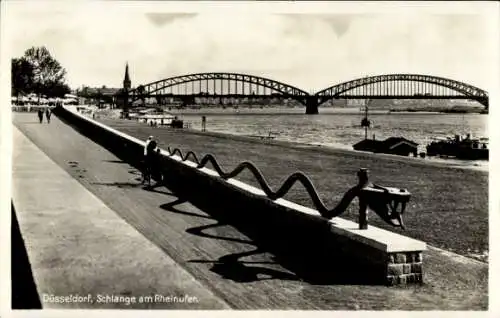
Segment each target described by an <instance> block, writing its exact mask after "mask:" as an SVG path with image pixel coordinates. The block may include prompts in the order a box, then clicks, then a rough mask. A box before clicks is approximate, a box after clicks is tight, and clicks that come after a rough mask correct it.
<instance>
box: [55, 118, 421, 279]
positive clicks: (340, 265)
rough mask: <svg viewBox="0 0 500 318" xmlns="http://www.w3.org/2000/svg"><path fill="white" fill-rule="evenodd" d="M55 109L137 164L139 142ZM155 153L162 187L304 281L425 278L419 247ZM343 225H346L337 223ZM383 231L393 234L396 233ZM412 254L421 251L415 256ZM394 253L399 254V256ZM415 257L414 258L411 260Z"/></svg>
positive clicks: (106, 145) (141, 142) (177, 158)
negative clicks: (393, 244) (391, 243)
mask: <svg viewBox="0 0 500 318" xmlns="http://www.w3.org/2000/svg"><path fill="white" fill-rule="evenodd" d="M55 114H56V115H57V116H58V117H60V118H61V119H63V120H64V121H66V122H67V123H68V124H70V125H72V126H73V127H75V129H77V130H79V131H80V132H81V133H82V134H84V135H85V136H87V137H89V138H91V139H92V140H93V141H95V142H97V143H99V144H101V145H102V146H104V147H105V148H107V149H108V150H110V151H112V152H113V153H115V154H116V155H117V156H118V157H120V158H121V159H122V160H124V161H127V162H129V163H130V164H132V165H134V166H136V167H138V166H139V165H140V160H141V159H142V153H143V146H144V142H143V141H140V140H137V139H136V138H134V137H131V136H127V135H125V134H123V133H121V132H118V131H116V130H114V129H112V128H109V127H106V126H104V125H102V124H100V123H97V122H94V121H93V120H91V119H89V118H86V117H84V116H82V115H80V114H76V113H74V112H72V111H70V110H67V109H64V108H58V109H57V110H56V111H55ZM199 159H201V158H199ZM160 160H161V170H162V174H163V176H164V183H165V186H167V187H168V188H169V189H170V190H171V191H173V192H174V193H176V195H177V196H179V197H180V198H186V199H187V200H189V201H190V202H191V203H192V204H194V205H195V206H197V207H199V208H200V209H202V210H203V211H206V212H207V213H209V214H211V215H212V216H213V217H215V218H217V219H218V220H219V221H220V222H226V223H228V224H231V225H233V226H234V227H236V228H237V229H238V230H239V231H240V232H242V233H244V234H245V235H247V236H248V237H249V238H250V239H252V240H254V241H255V243H256V244H257V245H258V246H259V248H261V249H263V250H265V251H269V252H271V253H272V254H273V255H275V256H276V259H277V260H276V261H277V262H278V263H280V264H281V265H282V266H284V267H285V268H288V269H289V270H290V271H292V272H294V273H295V274H297V275H298V276H300V277H301V278H302V279H304V280H306V281H310V282H311V283H319V284H390V285H394V284H406V283H413V282H421V281H422V270H421V267H422V266H421V261H422V259H421V253H420V252H421V250H422V249H421V248H420V247H417V248H416V249H415V248H413V249H410V250H409V251H406V250H405V249H403V250H401V249H400V250H395V249H393V250H391V248H389V247H387V244H385V243H383V242H382V243H381V242H378V241H376V240H377V239H373V238H370V237H369V236H367V237H364V236H363V235H365V234H364V233H367V234H369V233H372V232H369V231H367V230H364V231H366V232H364V233H363V232H356V233H355V232H354V231H356V230H351V228H353V229H355V228H357V226H356V224H355V223H353V222H350V221H346V220H341V219H339V218H336V220H337V221H338V222H332V221H328V220H326V219H324V218H322V217H321V216H320V215H319V213H317V212H315V211H312V210H311V211H306V210H307V209H306V208H304V207H300V206H294V205H293V204H292V203H290V202H284V200H282V199H279V200H276V201H272V200H270V199H268V198H267V197H265V196H264V195H262V194H260V193H258V192H259V191H255V189H254V190H252V189H251V188H252V187H250V186H248V185H245V184H242V183H241V182H237V181H234V180H229V181H226V180H223V179H222V178H220V177H218V176H217V175H216V173H215V172H214V171H213V170H210V169H207V168H203V169H197V168H196V167H195V166H196V165H195V164H194V163H192V162H189V161H186V162H181V160H180V159H179V157H178V156H169V155H168V153H167V151H165V150H162V156H161V159H160ZM233 181H234V182H233ZM249 190H252V191H249ZM309 210H310V209H309ZM340 221H342V222H344V223H342V222H340ZM346 222H350V223H346ZM340 224H347V225H345V226H344V227H345V228H341V225H340ZM349 231H351V232H352V233H351V232H349ZM370 231H378V232H377V233H378V234H377V235H378V236H380V235H379V234H380V231H384V230H381V229H376V228H374V227H370ZM360 233H361V234H360ZM377 235H376V236H377ZM388 235H389V236H390V237H391V240H399V239H400V237H401V236H399V235H397V234H390V233H389V234H388ZM391 235H392V236H391ZM394 235H396V236H398V237H395V238H394ZM378 236H377V237H378ZM360 238H361V239H360ZM402 238H404V237H402ZM380 246H383V248H381V247H380ZM408 253H409V254H408ZM412 253H413V254H412ZM415 253H416V255H419V257H420V258H418V257H414V256H413V255H414V254H415ZM396 254H398V255H400V254H401V255H404V256H405V259H404V262H402V256H401V255H400V256H396ZM407 255H408V257H406V256H407ZM391 257H392V258H391ZM391 259H392V263H391ZM417 261H418V262H417ZM414 263H415V264H417V265H415V266H412V265H411V264H414ZM403 264H410V265H409V266H406V267H404V266H403ZM418 264H420V267H419V266H418ZM400 267H401V268H400ZM403 267H404V268H403ZM417 272H418V273H417ZM410 274H411V275H410Z"/></svg>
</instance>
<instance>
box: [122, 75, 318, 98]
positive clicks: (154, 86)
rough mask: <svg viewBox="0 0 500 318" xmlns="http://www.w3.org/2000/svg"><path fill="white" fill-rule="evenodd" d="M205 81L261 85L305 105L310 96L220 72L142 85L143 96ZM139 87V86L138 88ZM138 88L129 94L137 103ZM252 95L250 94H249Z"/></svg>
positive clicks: (266, 81)
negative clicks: (228, 81) (230, 81)
mask: <svg viewBox="0 0 500 318" xmlns="http://www.w3.org/2000/svg"><path fill="white" fill-rule="evenodd" d="M203 80H232V81H237V82H244V83H250V84H256V85H260V86H262V87H267V88H269V89H271V90H274V91H276V92H279V93H281V94H283V95H284V96H287V97H290V98H293V99H296V100H298V101H299V102H301V103H304V102H305V101H304V100H305V99H306V98H307V97H308V96H310V95H309V93H307V92H306V91H303V90H301V89H300V88H297V87H295V86H292V85H288V84H285V83H282V82H279V81H275V80H272V79H268V78H264V77H260V76H255V75H248V74H239V73H224V72H219V73H195V74H188V75H181V76H174V77H169V78H166V79H162V80H159V81H155V82H151V83H148V84H145V85H141V86H142V87H144V91H143V92H142V95H146V96H148V95H151V94H153V93H155V92H157V91H160V90H162V89H165V88H168V87H172V86H176V85H180V84H184V83H189V82H195V81H203ZM138 87H139V86H138ZM138 87H136V88H134V89H133V90H131V91H130V92H129V94H130V95H132V101H136V100H138V99H140V96H139V95H141V93H140V92H139V91H138ZM249 95H250V94H249Z"/></svg>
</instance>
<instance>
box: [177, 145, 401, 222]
mask: <svg viewBox="0 0 500 318" xmlns="http://www.w3.org/2000/svg"><path fill="white" fill-rule="evenodd" d="M167 149H168V153H169V155H170V156H174V155H176V154H177V155H178V156H179V157H180V158H181V160H182V161H186V160H187V159H188V158H189V157H192V158H193V160H194V162H195V163H196V164H197V168H198V169H201V168H204V167H205V166H206V165H207V164H208V163H211V164H212V166H213V167H214V169H215V171H216V172H217V173H218V174H219V176H220V177H221V178H222V179H224V180H227V179H230V178H234V177H236V176H237V175H239V174H240V173H241V172H242V171H243V170H245V169H248V170H250V172H252V174H253V175H254V177H255V179H256V180H257V182H258V183H259V185H260V187H261V189H262V191H264V193H265V194H266V196H267V197H268V198H269V199H271V200H277V199H279V198H282V197H283V196H285V195H286V194H287V193H288V191H289V190H290V188H292V187H293V185H294V184H295V183H296V182H299V183H301V184H302V185H303V186H304V188H305V189H306V191H307V193H308V194H309V197H310V198H311V201H312V203H313V205H314V207H315V208H316V210H317V211H318V212H319V214H320V215H321V216H323V217H325V218H328V219H331V218H334V217H337V216H339V215H340V214H342V213H343V212H345V211H346V210H347V208H348V206H349V205H350V203H351V202H352V201H353V200H354V198H356V197H359V200H360V220H359V226H360V228H363V229H365V228H367V213H366V212H367V211H366V208H367V207H369V208H370V209H371V210H373V211H374V212H375V213H377V214H378V215H379V216H380V217H381V218H382V219H383V220H384V221H385V222H386V223H388V224H390V225H392V226H396V227H401V228H403V229H404V224H403V220H402V214H403V212H404V210H405V208H406V203H407V202H408V201H409V199H410V193H409V192H408V191H406V190H405V189H396V188H388V187H382V186H379V185H374V184H370V183H369V182H368V171H367V170H366V169H361V170H360V171H359V172H358V184H357V185H355V186H354V187H352V188H351V189H349V190H348V191H347V192H346V193H345V194H344V196H343V197H342V199H341V200H340V202H339V203H338V204H337V205H336V206H335V207H334V208H332V209H328V208H327V207H326V205H325V204H324V203H323V201H322V200H321V198H320V197H319V195H318V191H317V190H316V188H315V187H314V184H313V183H312V181H311V179H309V177H308V176H306V175H305V174H304V173H302V172H295V173H293V174H292V175H290V176H289V177H288V178H287V179H286V180H285V182H284V183H283V184H282V185H281V187H280V188H279V189H278V190H277V191H273V190H272V189H271V187H270V186H269V184H268V182H267V181H266V178H265V177H264V175H263V174H262V172H261V171H260V170H259V169H258V168H257V167H256V166H255V165H254V164H253V163H251V162H249V161H245V162H242V163H240V164H239V165H238V166H236V168H234V169H233V171H231V172H224V170H222V168H221V166H220V165H219V163H218V162H217V159H215V156H214V155H212V154H206V155H205V156H203V158H202V159H201V160H198V157H197V156H196V154H195V153H194V152H192V151H188V152H187V153H186V155H183V154H182V151H181V150H180V149H178V148H174V149H173V150H172V149H171V148H170V147H168V148H167ZM399 203H401V210H400V211H398V206H399Z"/></svg>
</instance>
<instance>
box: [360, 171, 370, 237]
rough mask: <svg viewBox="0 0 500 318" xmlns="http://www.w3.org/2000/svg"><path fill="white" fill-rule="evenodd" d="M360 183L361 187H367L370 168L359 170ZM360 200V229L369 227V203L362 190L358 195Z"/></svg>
mask: <svg viewBox="0 0 500 318" xmlns="http://www.w3.org/2000/svg"><path fill="white" fill-rule="evenodd" d="M358 184H359V186H361V187H366V185H367V184H368V169H366V168H361V169H359V171H358ZM358 200H359V216H358V224H359V229H360V230H367V229H368V203H367V202H366V198H365V196H364V195H363V192H362V191H360V194H359V196H358Z"/></svg>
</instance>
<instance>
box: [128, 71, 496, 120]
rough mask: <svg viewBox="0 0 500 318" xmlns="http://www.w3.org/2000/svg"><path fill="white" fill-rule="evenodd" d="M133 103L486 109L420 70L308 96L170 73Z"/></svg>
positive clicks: (250, 79) (460, 88) (136, 94)
mask: <svg viewBox="0 0 500 318" xmlns="http://www.w3.org/2000/svg"><path fill="white" fill-rule="evenodd" d="M128 96H129V97H128V98H129V99H130V100H131V101H132V102H134V101H137V100H140V99H144V98H146V97H156V98H157V99H159V100H161V99H162V98H168V97H176V98H180V99H181V100H183V101H184V102H186V103H194V101H195V98H197V97H214V96H216V97H221V98H222V97H224V98H231V97H233V98H251V99H258V98H270V97H282V98H289V99H293V100H296V101H298V102H300V103H301V104H303V105H305V106H306V114H317V113H318V107H319V106H320V105H321V104H323V103H325V102H327V101H329V100H332V99H468V100H474V101H477V102H479V103H481V104H482V105H484V106H485V108H486V109H488V106H489V98H488V93H487V92H486V91H484V90H482V89H480V88H477V87H475V86H472V85H469V84H466V83H463V82H459V81H456V80H452V79H448V78H444V77H437V76H430V75H420V74H386V75H377V76H368V77H363V78H359V79H355V80H351V81H348V82H344V83H340V84H336V85H333V86H330V87H328V88H326V89H323V90H321V91H319V92H317V93H316V94H314V95H312V94H309V93H307V92H306V91H304V90H302V89H299V88H297V87H295V86H292V85H288V84H285V83H282V82H279V81H275V80H272V79H268V78H264V77H259V76H254V75H246V74H238V73H197V74H188V75H182V76H175V77H170V78H166V79H162V80H159V81H156V82H152V83H149V84H145V85H139V86H138V87H136V88H135V89H133V90H131V91H130V92H128ZM221 100H222V99H221Z"/></svg>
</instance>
